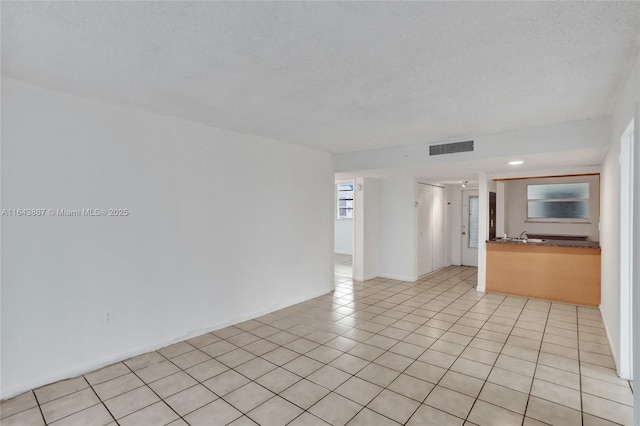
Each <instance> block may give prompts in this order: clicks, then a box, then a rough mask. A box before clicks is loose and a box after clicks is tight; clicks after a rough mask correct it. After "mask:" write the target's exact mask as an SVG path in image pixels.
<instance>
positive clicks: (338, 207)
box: [334, 180, 355, 279]
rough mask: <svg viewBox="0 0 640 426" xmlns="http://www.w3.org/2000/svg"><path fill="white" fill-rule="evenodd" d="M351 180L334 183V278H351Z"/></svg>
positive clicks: (352, 220)
mask: <svg viewBox="0 0 640 426" xmlns="http://www.w3.org/2000/svg"><path fill="white" fill-rule="evenodd" d="M354 186H355V182H354V181H353V180H341V181H336V183H335V191H336V193H335V208H334V212H335V228H334V230H335V239H334V244H335V246H334V253H335V254H334V259H335V265H334V272H335V275H336V278H340V279H352V278H353V251H354V247H353V246H354V232H355V229H354V225H353V224H354V220H355V202H354V201H355V199H354V195H355V193H354V189H355V188H354Z"/></svg>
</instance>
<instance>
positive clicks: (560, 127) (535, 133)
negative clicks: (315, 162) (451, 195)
mask: <svg viewBox="0 0 640 426" xmlns="http://www.w3.org/2000/svg"><path fill="white" fill-rule="evenodd" d="M608 138H609V119H608V118H606V117H603V118H596V119H591V120H583V121H576V122H571V123H562V124H556V125H552V126H542V127H535V128H529V129H521V130H514V131H508V132H503V133H497V134H491V135H474V136H473V140H474V141H475V151H473V152H463V153H457V154H455V155H436V156H429V150H428V148H427V146H428V145H429V143H424V144H414V145H408V146H401V147H395V148H386V149H377V150H371V151H357V152H348V153H342V154H337V155H336V156H335V158H336V172H337V173H342V174H343V176H344V175H346V174H348V173H349V172H354V171H355V172H358V173H360V172H361V171H362V170H380V169H396V168H404V169H406V170H416V172H417V173H419V171H420V170H422V171H424V170H425V168H426V167H428V169H427V170H429V172H430V176H432V177H436V178H443V177H446V176H451V177H454V176H455V177H459V175H460V172H461V171H463V173H464V174H465V175H470V174H472V173H475V172H480V171H482V172H489V173H491V172H495V171H497V170H493V169H489V168H487V167H489V166H490V167H496V166H498V167H499V168H500V169H502V168H503V167H504V164H505V163H506V161H503V160H509V159H513V158H518V157H521V156H525V155H536V154H544V158H545V166H544V167H545V168H550V167H560V166H561V165H560V164H555V165H550V164H546V163H548V162H549V157H548V155H547V154H549V153H557V155H558V158H559V159H561V160H562V161H564V162H566V161H567V160H566V155H567V152H571V151H574V152H584V151H589V152H593V151H595V152H598V153H601V152H604V150H605V149H606V146H607V141H608ZM514 141H517V143H514ZM442 142H449V141H442ZM433 143H436V141H434V142H433ZM598 155H599V154H598ZM563 156H564V160H563ZM489 159H491V160H495V159H499V161H497V163H496V162H495V161H489V162H485V161H484V160H489ZM479 164H481V165H482V166H480V167H481V168H479V166H478V165H479ZM564 166H566V164H564ZM452 173H453V176H452ZM422 176H423V177H428V176H424V175H422Z"/></svg>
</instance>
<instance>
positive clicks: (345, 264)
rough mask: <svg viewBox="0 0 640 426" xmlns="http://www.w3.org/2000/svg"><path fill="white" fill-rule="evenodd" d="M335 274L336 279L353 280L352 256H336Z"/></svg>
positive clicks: (338, 254)
mask: <svg viewBox="0 0 640 426" xmlns="http://www.w3.org/2000/svg"><path fill="white" fill-rule="evenodd" d="M334 259H335V273H336V278H337V279H341V278H349V279H350V278H351V277H353V266H352V262H353V259H352V256H351V255H350V254H341V253H336V254H335V258H334Z"/></svg>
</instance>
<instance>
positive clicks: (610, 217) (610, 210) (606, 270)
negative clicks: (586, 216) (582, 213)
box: [600, 59, 640, 420]
mask: <svg viewBox="0 0 640 426" xmlns="http://www.w3.org/2000/svg"><path fill="white" fill-rule="evenodd" d="M639 80H640V59H638V60H636V63H635V66H634V68H633V70H632V71H631V73H630V75H629V78H628V80H627V82H626V84H625V85H624V87H623V88H622V90H621V92H620V96H619V98H618V100H617V102H616V105H615V107H614V110H613V114H612V117H611V130H612V132H611V147H610V148H609V152H608V153H607V156H606V157H605V159H604V161H603V163H602V173H601V176H600V187H601V190H600V206H601V207H600V246H601V248H602V284H601V292H602V301H601V305H600V310H601V312H602V318H603V320H604V322H605V326H606V328H607V334H608V336H609V340H610V343H611V349H612V352H613V357H614V360H615V362H616V365H619V359H620V358H619V355H620V334H621V326H622V327H626V326H625V325H624V324H623V325H621V324H620V247H619V244H620V160H619V155H620V138H621V137H622V134H623V132H624V130H625V128H626V127H627V125H628V124H629V122H630V121H631V120H632V119H634V116H635V120H636V123H639V122H640V118H639V117H638V113H637V105H638V101H639V99H640V94H639V92H640V81H639ZM637 134H638V133H637V130H636V135H637ZM637 147H638V143H637V142H636V148H637ZM636 194H637V192H636ZM637 353H638V352H636V354H637ZM636 420H637V419H636Z"/></svg>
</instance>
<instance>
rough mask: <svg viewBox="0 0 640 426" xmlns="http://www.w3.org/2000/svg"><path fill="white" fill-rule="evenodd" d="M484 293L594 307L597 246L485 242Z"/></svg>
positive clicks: (597, 301) (593, 243) (597, 291)
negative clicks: (485, 268)
mask: <svg viewBox="0 0 640 426" xmlns="http://www.w3.org/2000/svg"><path fill="white" fill-rule="evenodd" d="M487 291H490V292H497V293H504V294H513V295H517V296H524V297H533V298H537V299H545V300H551V301H557V302H565V303H573V304H577V305H586V306H598V305H599V304H600V245H599V244H598V242H596V241H567V240H545V241H542V242H529V241H527V242H526V243H525V242H523V241H518V240H515V241H514V240H512V241H503V240H502V239H498V240H492V241H487Z"/></svg>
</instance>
